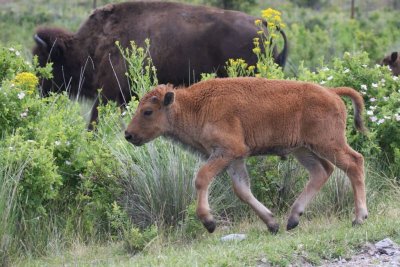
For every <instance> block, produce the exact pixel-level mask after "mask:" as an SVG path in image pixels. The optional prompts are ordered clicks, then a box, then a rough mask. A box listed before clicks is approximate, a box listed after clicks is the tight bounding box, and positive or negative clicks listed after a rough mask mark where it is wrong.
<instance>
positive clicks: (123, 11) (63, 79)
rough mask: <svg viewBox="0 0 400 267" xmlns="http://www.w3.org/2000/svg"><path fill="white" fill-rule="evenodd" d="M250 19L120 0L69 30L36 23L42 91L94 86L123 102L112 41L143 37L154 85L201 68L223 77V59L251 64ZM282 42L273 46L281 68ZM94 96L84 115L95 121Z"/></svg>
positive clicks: (120, 66) (195, 75) (88, 92)
mask: <svg viewBox="0 0 400 267" xmlns="http://www.w3.org/2000/svg"><path fill="white" fill-rule="evenodd" d="M255 20H256V18H255V17H252V16H249V15H247V14H245V13H242V12H237V11H227V10H222V9H218V8H211V7H204V6H192V5H187V4H180V3H168V2H127V3H121V4H109V5H106V6H104V7H102V8H99V9H96V10H95V11H94V12H93V13H92V14H91V15H90V17H89V18H88V19H87V20H86V21H85V22H84V23H83V24H82V26H81V27H80V28H79V30H78V31H77V32H76V33H71V32H68V31H66V30H63V29H59V28H39V29H38V30H37V32H36V34H35V35H34V39H35V41H36V46H35V48H34V49H33V54H34V55H38V57H39V63H40V65H44V64H46V62H49V61H50V62H53V76H54V78H53V79H52V80H44V81H43V82H42V90H43V95H47V94H48V93H49V92H50V91H59V90H65V89H68V90H69V91H70V93H71V94H72V95H76V94H80V95H83V96H86V97H90V98H95V97H96V96H97V90H98V89H99V88H102V98H103V103H104V102H107V100H114V101H116V102H117V103H118V104H123V103H124V102H126V101H128V100H129V99H130V98H131V92H130V89H129V84H128V81H127V78H126V76H125V72H126V67H125V64H124V60H123V59H122V57H121V55H120V53H119V51H118V49H117V47H116V45H115V41H117V40H118V41H120V43H121V45H122V46H128V44H129V42H130V40H133V41H135V42H136V43H137V44H138V45H139V46H143V45H144V41H145V39H146V38H149V39H150V42H151V44H150V54H151V57H152V59H153V63H154V65H155V66H156V68H157V76H158V81H159V82H160V83H172V84H174V85H179V84H186V85H187V84H190V83H193V82H195V81H198V80H199V78H200V74H201V73H210V72H216V73H217V75H218V76H226V70H225V69H224V65H225V62H226V61H227V60H228V59H229V58H243V59H244V60H246V61H247V62H248V63H249V64H255V63H256V60H257V58H256V56H255V55H254V54H253V53H252V48H253V38H254V37H256V35H257V33H256V32H257V30H258V28H257V27H256V26H255V25H254V21H255ZM281 34H282V36H283V38H284V48H283V50H282V51H281V52H280V53H277V51H276V48H275V49H274V58H275V61H276V63H278V64H279V65H281V66H282V67H283V66H284V65H285V61H286V56H287V50H288V49H287V40H286V36H285V34H284V32H283V31H281ZM97 104H98V101H97V102H96V104H95V106H94V109H93V111H92V121H93V120H96V119H97V109H96V107H97Z"/></svg>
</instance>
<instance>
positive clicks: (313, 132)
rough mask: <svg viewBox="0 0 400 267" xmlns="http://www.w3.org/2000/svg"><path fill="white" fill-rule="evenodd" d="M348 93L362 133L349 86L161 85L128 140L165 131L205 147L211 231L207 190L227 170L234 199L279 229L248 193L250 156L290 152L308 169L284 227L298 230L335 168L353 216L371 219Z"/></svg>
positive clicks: (200, 205)
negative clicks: (347, 189)
mask: <svg viewBox="0 0 400 267" xmlns="http://www.w3.org/2000/svg"><path fill="white" fill-rule="evenodd" d="M340 96H347V97H350V98H351V100H352V101H353V105H354V123H355V126H356V128H357V129H358V130H360V131H364V130H365V129H364V126H363V121H362V115H361V112H362V110H363V108H364V101H363V98H362V96H361V95H360V94H359V93H358V92H357V91H355V90H354V89H351V88H347V87H340V88H330V89H327V88H323V87H321V86H319V85H317V84H311V83H306V82H296V81H285V80H281V81H279V80H267V79H262V78H249V77H247V78H224V79H212V80H208V81H203V82H200V83H197V84H194V85H192V86H190V87H189V88H186V89H179V90H174V89H173V88H172V87H171V86H165V85H159V86H158V87H156V88H155V89H153V90H152V91H150V92H149V93H147V94H146V95H145V96H144V97H143V98H142V99H141V100H140V103H139V106H138V108H137V110H136V113H135V115H134V117H133V118H132V121H131V123H130V124H129V126H128V128H127V129H126V131H125V138H126V139H127V140H128V141H129V142H131V143H132V144H134V145H137V146H140V145H143V144H145V143H147V142H149V141H151V140H153V139H155V138H157V137H159V136H165V137H167V138H170V139H172V140H176V141H179V142H180V143H182V144H184V145H186V146H188V147H190V148H192V149H194V150H196V151H198V152H200V153H201V154H203V155H204V156H205V157H207V158H208V160H207V161H206V162H205V164H204V165H203V166H202V167H201V168H200V169H199V171H198V173H197V176H196V180H195V186H196V190H197V215H198V217H199V218H200V220H201V221H202V223H203V224H204V226H205V227H206V228H207V230H208V231H209V232H213V231H214V230H215V227H216V224H215V220H214V218H213V216H212V215H211V213H210V207H209V204H208V187H209V185H210V183H211V181H212V180H213V178H214V177H215V176H217V175H218V174H219V173H221V172H222V171H223V170H225V169H227V171H228V174H229V175H230V177H231V179H232V182H233V189H234V191H235V193H236V194H237V196H238V197H239V198H240V199H241V200H242V201H244V202H245V203H247V204H248V205H249V206H250V207H251V208H252V209H253V210H254V211H255V212H256V213H257V215H258V216H259V217H260V218H261V219H262V220H263V221H264V222H265V223H266V225H267V226H268V228H269V230H270V231H271V232H272V233H276V232H277V231H278V228H279V225H278V224H277V222H276V220H275V218H274V216H273V214H272V213H271V211H270V210H269V209H268V208H266V207H265V206H264V205H263V204H262V203H260V202H259V201H258V200H257V199H256V198H255V197H254V196H253V194H252V193H251V190H250V180H249V175H248V172H247V170H246V165H245V158H246V157H249V156H256V155H267V154H275V155H278V156H285V155H288V154H290V153H292V154H293V155H294V157H295V158H296V159H297V160H298V161H299V162H300V164H302V165H303V166H304V167H305V168H306V169H307V170H308V172H309V174H310V180H309V182H308V183H307V185H306V187H305V189H304V191H303V192H302V193H301V194H300V196H299V197H298V198H297V199H296V201H295V202H294V204H293V205H292V208H291V211H290V215H289V219H288V223H287V230H290V229H292V228H294V227H296V226H297V225H298V223H299V218H300V216H301V215H302V214H303V212H304V211H305V208H306V207H307V204H308V203H309V202H310V201H311V200H312V198H313V197H314V196H315V195H316V194H317V192H318V191H319V190H320V189H321V187H322V186H323V185H324V184H325V183H326V181H327V180H328V178H329V176H330V175H331V174H332V172H333V169H334V166H335V165H336V166H337V167H339V168H340V169H342V170H343V171H345V172H346V173H347V175H348V177H349V178H350V181H351V185H352V187H353V192H354V202H355V220H354V221H353V224H361V223H362V222H363V221H364V219H365V218H367V215H368V211H367V204H366V195H365V183H364V158H363V156H362V155H361V154H360V153H358V152H356V151H354V150H353V149H352V148H351V147H350V146H349V145H348V143H347V141H346V136H345V134H346V117H347V112H346V105H345V104H344V102H343V100H342V99H341V98H340Z"/></svg>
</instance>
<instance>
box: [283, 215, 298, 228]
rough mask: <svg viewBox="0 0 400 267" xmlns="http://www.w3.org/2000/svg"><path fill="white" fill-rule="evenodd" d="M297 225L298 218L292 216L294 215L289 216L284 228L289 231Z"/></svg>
mask: <svg viewBox="0 0 400 267" xmlns="http://www.w3.org/2000/svg"><path fill="white" fill-rule="evenodd" d="M297 225H299V219H298V218H294V217H290V218H289V220H288V222H287V225H286V230H287V231H290V230H292V229H294V228H296V227H297Z"/></svg>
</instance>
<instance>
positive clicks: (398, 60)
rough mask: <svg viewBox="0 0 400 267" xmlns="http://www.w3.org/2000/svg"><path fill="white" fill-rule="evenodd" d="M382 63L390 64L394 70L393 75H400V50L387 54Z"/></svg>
mask: <svg viewBox="0 0 400 267" xmlns="http://www.w3.org/2000/svg"><path fill="white" fill-rule="evenodd" d="M382 65H386V66H389V67H390V69H391V70H392V73H393V75H396V76H399V75H400V57H399V53H398V52H392V54H390V55H388V56H386V57H385V58H384V59H383V60H382Z"/></svg>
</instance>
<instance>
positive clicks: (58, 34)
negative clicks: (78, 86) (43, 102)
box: [32, 28, 79, 96]
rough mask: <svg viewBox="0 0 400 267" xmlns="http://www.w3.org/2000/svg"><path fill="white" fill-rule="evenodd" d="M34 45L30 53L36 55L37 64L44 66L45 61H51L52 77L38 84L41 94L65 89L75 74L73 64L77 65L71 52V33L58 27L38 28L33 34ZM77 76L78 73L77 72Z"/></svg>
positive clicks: (44, 94)
mask: <svg viewBox="0 0 400 267" xmlns="http://www.w3.org/2000/svg"><path fill="white" fill-rule="evenodd" d="M33 39H34V40H35V43H36V45H35V47H34V48H33V51H32V54H33V55H34V56H35V55H36V56H37V57H38V60H39V65H40V66H41V67H44V66H45V65H46V64H47V63H53V72H52V73H53V79H43V80H41V82H40V84H41V87H42V95H43V96H47V95H48V94H49V93H50V92H59V91H61V90H67V89H69V87H70V86H71V85H72V84H71V82H75V81H72V79H71V77H73V76H74V75H76V73H75V72H77V71H79V68H78V70H74V67H73V66H74V65H77V64H76V63H75V62H74V60H76V58H77V57H74V56H73V55H72V54H71V42H72V40H73V34H72V33H69V32H67V31H65V30H63V29H59V28H39V29H38V30H37V31H36V33H35V35H34V36H33ZM78 77H79V74H78Z"/></svg>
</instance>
